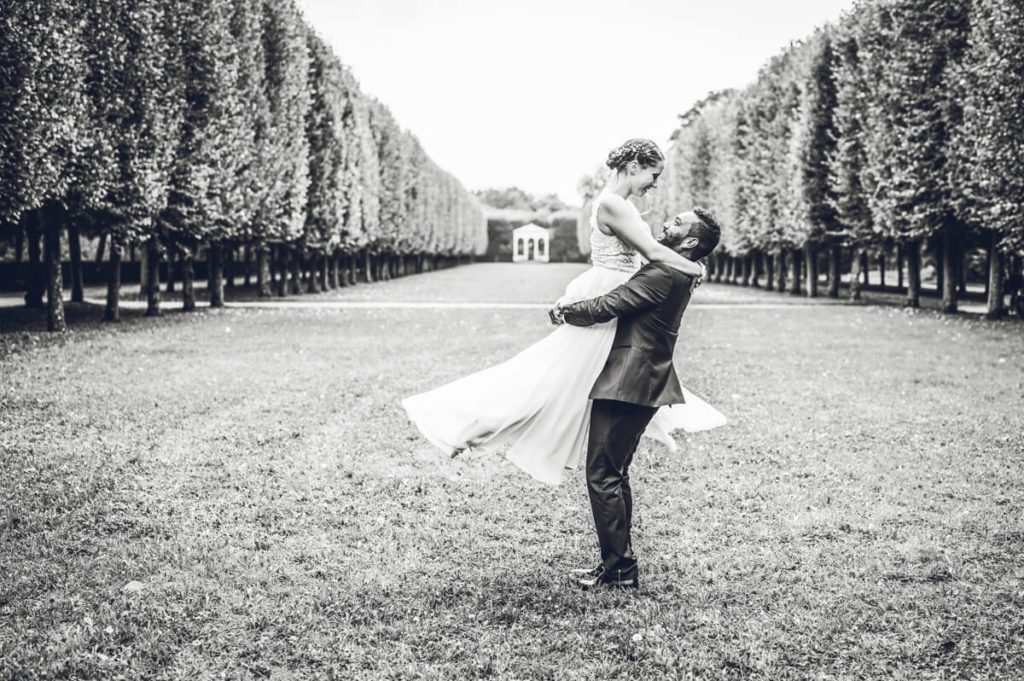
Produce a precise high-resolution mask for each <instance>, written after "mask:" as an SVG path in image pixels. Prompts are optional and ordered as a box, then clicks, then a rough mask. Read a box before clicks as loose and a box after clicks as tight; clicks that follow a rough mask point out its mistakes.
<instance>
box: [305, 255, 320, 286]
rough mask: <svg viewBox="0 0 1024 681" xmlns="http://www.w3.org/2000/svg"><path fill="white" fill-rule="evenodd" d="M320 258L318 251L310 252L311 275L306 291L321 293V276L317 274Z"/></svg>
mask: <svg viewBox="0 0 1024 681" xmlns="http://www.w3.org/2000/svg"><path fill="white" fill-rule="evenodd" d="M318 260H319V256H318V255H317V253H316V251H313V252H312V253H310V255H309V277H308V281H307V282H306V292H307V293H320V291H321V290H322V289H321V288H320V277H319V276H317V270H318V269H319V268H318V267H317V263H318Z"/></svg>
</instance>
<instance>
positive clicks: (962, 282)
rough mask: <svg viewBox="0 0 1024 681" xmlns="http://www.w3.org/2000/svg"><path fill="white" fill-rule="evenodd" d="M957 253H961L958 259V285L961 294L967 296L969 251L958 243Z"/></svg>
mask: <svg viewBox="0 0 1024 681" xmlns="http://www.w3.org/2000/svg"><path fill="white" fill-rule="evenodd" d="M956 251H957V252H958V253H959V257H958V258H956V285H957V286H958V287H959V294H961V296H965V295H967V274H968V271H969V270H970V267H969V266H968V261H967V249H965V248H963V245H962V244H961V243H959V242H957V248H956Z"/></svg>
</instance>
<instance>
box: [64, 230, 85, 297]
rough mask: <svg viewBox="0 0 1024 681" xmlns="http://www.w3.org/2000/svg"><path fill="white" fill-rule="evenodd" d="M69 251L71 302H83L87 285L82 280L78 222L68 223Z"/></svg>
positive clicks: (80, 240) (80, 242) (80, 241)
mask: <svg viewBox="0 0 1024 681" xmlns="http://www.w3.org/2000/svg"><path fill="white" fill-rule="evenodd" d="M68 251H69V254H70V255H71V273H70V274H71V302H73V303H81V302H82V301H84V300H85V286H84V284H83V281H82V239H81V237H80V236H79V233H78V224H77V223H76V222H74V221H72V222H69V223H68Z"/></svg>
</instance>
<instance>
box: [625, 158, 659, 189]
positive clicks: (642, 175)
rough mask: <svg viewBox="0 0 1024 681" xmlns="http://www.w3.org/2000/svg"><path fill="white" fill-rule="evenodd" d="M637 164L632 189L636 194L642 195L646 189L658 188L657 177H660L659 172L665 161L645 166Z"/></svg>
mask: <svg viewBox="0 0 1024 681" xmlns="http://www.w3.org/2000/svg"><path fill="white" fill-rule="evenodd" d="M637 166H638V170H637V173H636V175H634V177H633V187H634V189H633V191H634V192H635V193H636V194H637V196H643V195H644V194H646V193H647V192H648V190H650V189H657V188H658V178H659V177H661V173H662V172H663V171H664V170H665V163H664V161H659V162H658V163H656V164H655V165H653V166H648V167H646V168H644V167H643V166H640V165H639V164H637Z"/></svg>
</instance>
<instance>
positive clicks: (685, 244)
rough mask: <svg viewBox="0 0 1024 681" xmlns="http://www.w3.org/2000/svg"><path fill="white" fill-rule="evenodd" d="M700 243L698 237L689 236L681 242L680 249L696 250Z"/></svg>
mask: <svg viewBox="0 0 1024 681" xmlns="http://www.w3.org/2000/svg"><path fill="white" fill-rule="evenodd" d="M699 243H700V239H698V238H697V237H695V236H688V237H684V238H683V240H682V241H680V242H679V248H685V249H686V250H690V249H691V248H696V247H697V244H699Z"/></svg>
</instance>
